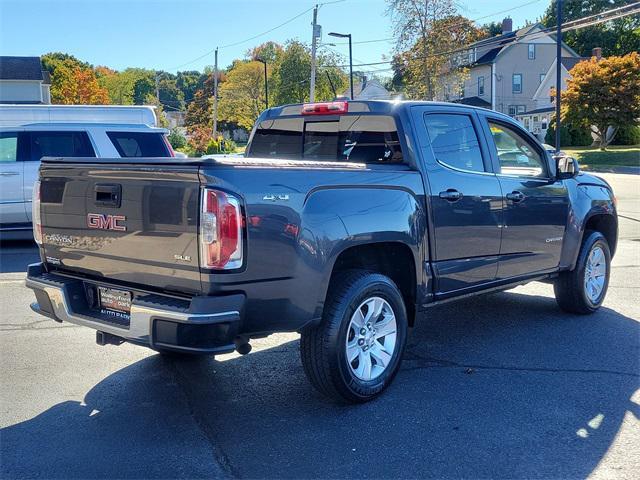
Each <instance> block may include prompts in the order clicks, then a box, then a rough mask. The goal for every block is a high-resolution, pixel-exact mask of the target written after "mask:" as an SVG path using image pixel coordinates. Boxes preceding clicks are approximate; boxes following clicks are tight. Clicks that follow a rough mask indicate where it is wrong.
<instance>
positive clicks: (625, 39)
mask: <svg viewBox="0 0 640 480" xmlns="http://www.w3.org/2000/svg"><path fill="white" fill-rule="evenodd" d="M635 1H636V0H563V2H564V3H563V12H562V20H563V22H569V21H571V20H577V19H579V18H582V17H586V16H589V15H595V14H597V13H600V12H603V11H605V10H610V9H613V8H618V7H622V6H624V5H627V4H629V3H633V2H635ZM557 9H558V4H557V0H552V1H551V4H550V5H549V6H548V7H547V10H546V11H545V14H544V16H543V17H542V23H543V24H544V26H545V27H555V26H556V24H557V16H556V12H557ZM563 39H564V42H565V43H566V44H567V45H569V46H570V47H571V48H573V49H574V50H575V51H576V52H577V53H578V55H581V56H583V57H589V56H591V51H592V50H593V48H595V47H601V48H602V53H603V55H605V56H609V55H625V54H627V53H631V52H637V51H638V50H640V16H638V15H631V16H628V17H623V18H619V19H617V20H612V21H610V22H606V23H601V24H598V25H593V26H590V27H584V28H580V29H577V30H572V31H569V32H566V33H564V34H563Z"/></svg>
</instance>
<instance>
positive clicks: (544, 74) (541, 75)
mask: <svg viewBox="0 0 640 480" xmlns="http://www.w3.org/2000/svg"><path fill="white" fill-rule="evenodd" d="M546 76H547V74H546V73H541V74H540V83H542V82H544V77H546Z"/></svg>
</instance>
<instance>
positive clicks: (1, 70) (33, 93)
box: [0, 56, 51, 104]
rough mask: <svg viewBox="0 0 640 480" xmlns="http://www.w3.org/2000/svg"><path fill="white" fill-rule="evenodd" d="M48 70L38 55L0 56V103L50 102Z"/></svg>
mask: <svg viewBox="0 0 640 480" xmlns="http://www.w3.org/2000/svg"><path fill="white" fill-rule="evenodd" d="M50 87H51V80H50V77H49V72H46V71H43V69H42V63H41V62H40V57H6V56H2V57H0V103H13V104H21V103H22V104H49V103H51V93H50V91H49V90H50Z"/></svg>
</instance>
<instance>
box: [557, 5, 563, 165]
mask: <svg viewBox="0 0 640 480" xmlns="http://www.w3.org/2000/svg"><path fill="white" fill-rule="evenodd" d="M556 1H557V3H558V12H557V14H556V17H557V20H558V25H557V30H556V155H559V154H560V96H561V95H560V94H561V90H562V88H561V87H562V83H561V82H562V0H556Z"/></svg>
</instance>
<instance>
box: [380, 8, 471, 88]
mask: <svg viewBox="0 0 640 480" xmlns="http://www.w3.org/2000/svg"><path fill="white" fill-rule="evenodd" d="M387 1H388V3H389V8H388V14H389V15H390V16H391V18H392V21H393V23H394V25H395V27H394V36H395V38H396V50H397V51H398V55H397V57H398V61H397V65H399V66H401V67H400V68H401V70H402V72H403V77H404V78H403V81H402V83H403V84H404V85H405V88H406V94H407V96H409V97H410V98H420V99H427V100H432V99H433V98H434V97H435V95H436V92H437V90H438V86H439V85H440V84H441V82H440V78H441V77H442V76H443V74H448V75H451V74H452V72H453V69H452V68H451V63H450V58H449V55H447V54H443V52H447V51H450V50H454V49H456V48H459V47H462V46H464V45H467V44H468V43H471V42H473V41H476V40H478V39H479V38H481V37H482V33H483V32H482V31H481V30H480V29H478V28H477V27H475V25H474V24H473V22H471V20H469V19H467V18H465V17H462V16H460V15H458V14H457V11H456V7H455V3H454V1H453V0H425V1H424V2H416V1H415V0H387ZM459 73H461V74H463V73H464V72H459Z"/></svg>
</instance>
